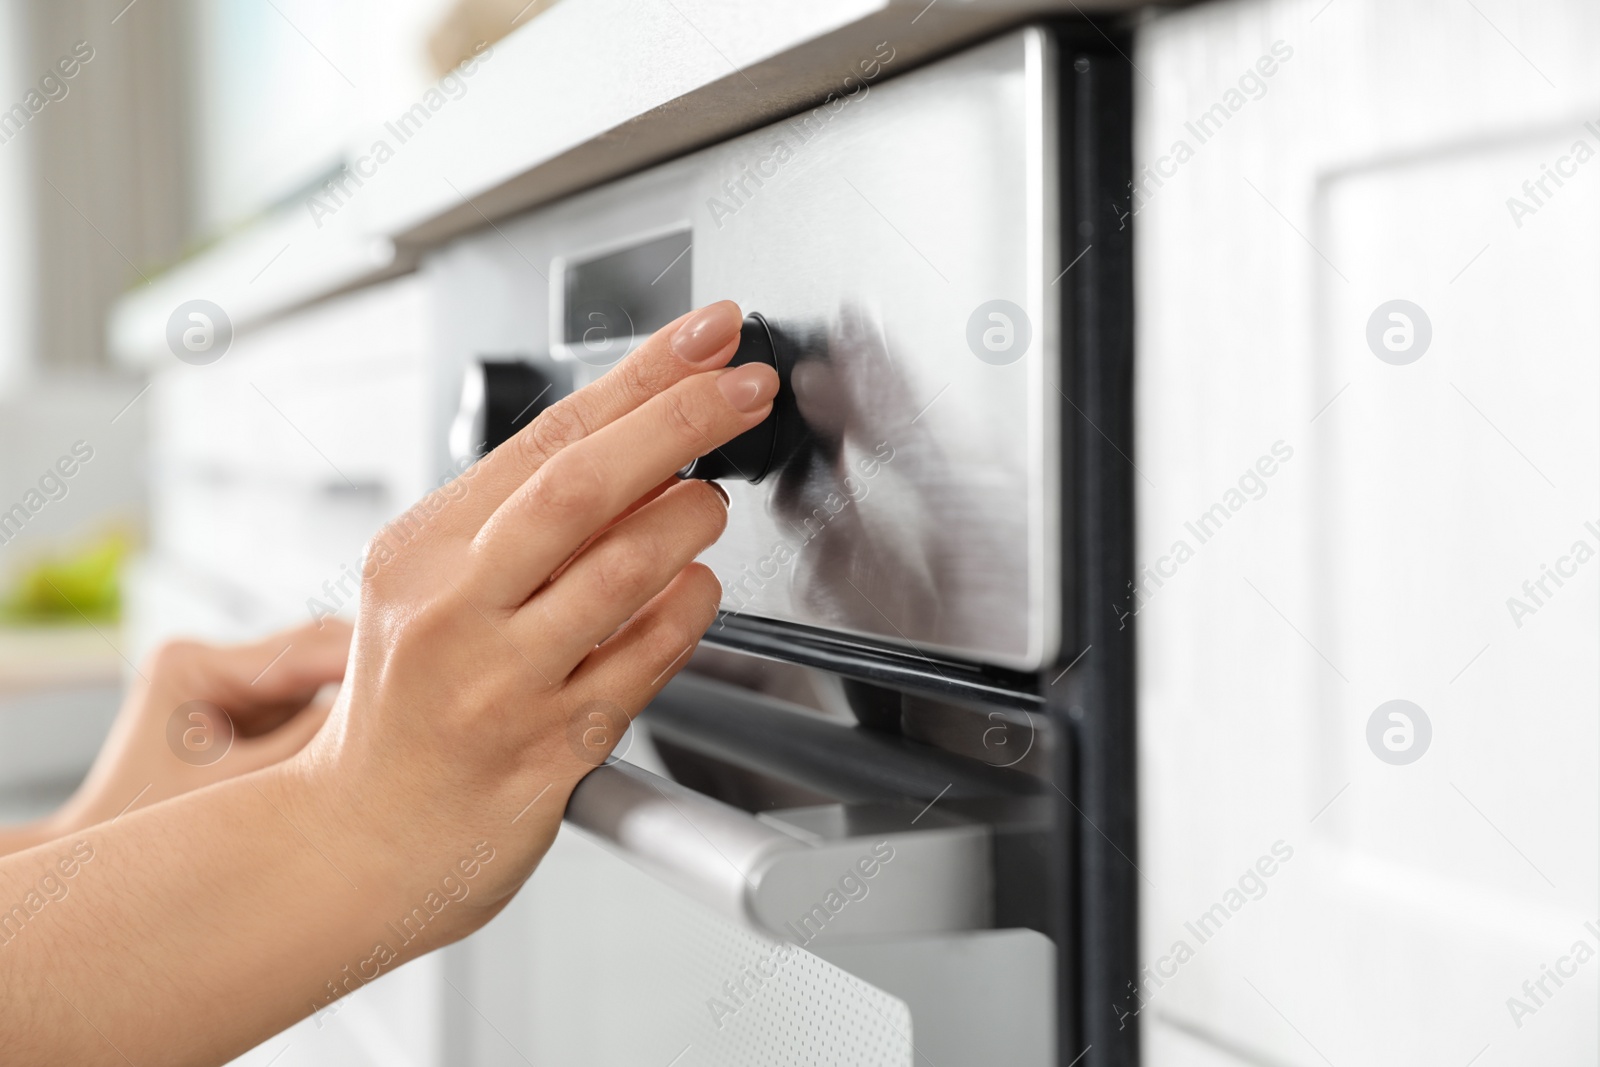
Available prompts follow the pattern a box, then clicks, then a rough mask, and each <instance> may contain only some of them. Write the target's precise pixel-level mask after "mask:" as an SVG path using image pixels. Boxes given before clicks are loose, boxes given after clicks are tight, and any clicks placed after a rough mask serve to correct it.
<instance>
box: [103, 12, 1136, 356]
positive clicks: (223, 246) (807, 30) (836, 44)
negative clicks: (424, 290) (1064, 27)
mask: <svg viewBox="0 0 1600 1067" xmlns="http://www.w3.org/2000/svg"><path fill="white" fill-rule="evenodd" d="M1136 6H1138V3H1137V0H1078V2H1073V0H933V3H931V4H930V3H928V2H927V0H806V2H804V3H784V4H778V3H763V4H759V5H755V4H749V3H745V2H742V0H650V2H640V0H565V2H563V3H559V4H556V5H555V6H554V7H552V8H551V9H550V10H548V11H546V12H544V13H543V14H541V15H540V16H538V17H537V18H535V19H533V20H531V21H530V22H529V23H527V24H526V25H525V26H523V27H522V28H520V29H518V30H516V31H515V32H513V33H512V34H511V35H510V36H509V37H507V38H505V39H504V40H502V41H500V42H498V43H496V44H495V45H494V46H493V50H492V52H491V53H489V54H488V55H486V56H485V57H484V58H482V59H481V60H479V61H478V65H477V67H476V69H475V70H474V72H473V74H472V75H471V76H470V77H469V78H466V79H464V84H465V90H464V91H462V92H460V93H459V95H458V96H456V97H454V98H451V99H449V100H448V101H447V102H446V103H445V104H444V105H443V106H441V107H439V108H438V110H437V111H436V112H434V113H432V114H431V115H430V117H429V118H428V120H427V122H426V125H423V126H421V128H420V129H418V130H416V131H415V132H413V133H411V135H410V136H409V137H407V138H406V140H405V141H404V142H403V143H402V142H401V141H400V140H399V138H397V137H396V136H395V133H394V131H393V130H392V129H391V128H389V127H388V126H386V125H385V123H383V122H375V123H373V124H372V125H371V127H370V129H369V130H368V131H366V133H365V134H358V135H357V136H355V137H354V138H353V139H352V148H351V162H352V163H354V162H355V161H357V160H358V159H360V158H361V157H362V156H363V155H369V154H370V153H369V152H368V151H365V150H364V148H363V146H365V149H371V148H373V147H375V145H376V143H377V142H378V141H379V140H382V141H384V142H385V143H387V144H388V145H389V146H390V147H391V148H393V156H392V158H389V159H386V160H385V161H383V162H381V163H379V162H376V161H375V160H374V161H371V162H369V163H368V164H367V165H366V168H365V169H367V170H368V171H369V172H370V176H369V177H368V178H367V179H366V180H364V181H363V183H362V184H361V185H360V187H354V186H347V190H348V195H347V196H345V197H342V198H341V199H342V200H343V203H337V202H335V201H334V200H333V199H332V198H324V200H323V205H324V206H325V207H333V208H336V210H335V211H333V212H332V213H331V214H330V213H328V212H327V211H325V210H318V211H316V212H315V213H314V211H313V209H312V207H311V206H310V205H309V204H308V203H302V202H296V203H293V204H289V205H286V206H285V207H283V208H282V209H280V210H279V211H278V212H277V213H275V214H273V215H271V216H269V217H266V218H263V219H261V220H258V221H257V222H256V223H255V224H254V225H252V226H250V227H249V228H247V229H246V230H244V231H242V232H240V233H238V234H236V235H234V236H232V237H229V238H228V239H226V240H223V241H221V242H219V243H217V244H216V245H213V246H212V247H211V248H209V249H207V250H206V251H204V252H201V253H199V254H198V255H196V256H194V257H193V258H191V259H190V260H188V261H186V262H185V263H183V264H181V265H180V266H178V267H176V268H174V269H173V270H171V271H169V272H167V273H166V274H164V275H161V276H160V277H158V278H156V279H155V280H154V281H153V282H151V283H150V284H149V285H147V286H143V287H141V288H139V289H137V290H134V291H132V292H130V293H128V295H127V296H126V297H124V298H123V300H122V301H121V302H120V303H119V304H118V306H117V308H116V310H115V311H114V312H113V314H112V316H111V321H110V323H109V333H110V348H111V351H112V352H113V353H114V354H115V356H116V358H117V359H118V360H119V361H120V362H122V363H124V364H127V365H131V366H146V367H148V366H151V365H153V364H155V363H157V362H159V361H162V360H164V359H168V358H170V356H169V354H168V352H167V348H166V339H165V338H166V325H167V319H168V317H169V316H170V315H171V314H172V312H173V310H174V309H175V308H176V307H177V306H178V305H179V304H182V303H183V302H185V301H187V300H191V299H195V298H204V299H207V300H211V301H213V302H214V303H216V304H218V305H220V306H221V307H222V308H223V309H224V310H225V311H226V312H227V314H228V315H229V317H230V319H231V321H232V323H233V325H234V327H235V328H236V329H239V328H246V327H248V326H250V325H251V324H253V323H257V322H261V321H264V320H266V319H269V318H272V317H274V316H276V315H279V314H282V313H284V312H286V311H288V310H291V309H293V308H296V307H299V306H302V305H304V304H307V303H310V302H311V301H313V300H316V299H318V298H321V297H323V296H327V295H330V294H333V293H337V292H340V291H342V290H346V289H350V288H354V287H356V286H359V285H363V284H366V283H368V282H371V281H374V280H377V279H379V278H382V277H385V276H390V275H393V274H397V273H401V272H404V271H406V270H409V269H411V268H412V267H413V266H414V265H415V262H416V258H417V255H418V253H419V252H420V251H421V250H422V249H425V248H426V247H428V246H430V245H432V244H435V243H437V242H439V241H442V240H444V239H446V238H448V237H451V236H454V235H455V234H458V233H462V232H465V231H467V230H470V229H475V228H478V227H481V226H485V225H487V224H489V223H490V222H491V221H493V220H497V219H500V218H504V217H507V216H509V215H512V214H515V213H517V212H520V211H523V210H526V209H527V208H530V207H532V206H534V205H536V204H540V203H544V202H546V201H549V200H553V199H555V198H557V197H560V196H563V195H565V194H567V193H570V192H573V191H575V190H578V189H582V188H586V187H589V186H592V185H595V184H597V183H600V182H603V181H606V180H608V179H611V178H615V177H619V176H621V175H623V174H627V173H630V172H632V171H635V170H639V169H641V168H643V167H645V166H648V165H650V164H652V163H655V162H659V161H661V160H664V159H668V158H671V157H673V156H676V155H680V154H682V153H684V152H686V151H689V150H692V149H694V148H697V147H700V146H701V145H704V144H707V143H710V142H713V141H716V140H720V139H722V138H725V137H728V136H731V135H733V134H735V133H738V132H741V131H744V130H748V129H752V128H754V127H757V126H760V125H763V124H765V123H767V122H771V121H774V120H776V119H778V118H781V117H782V116H784V115H788V114H792V113H794V112H796V111H798V110H801V109H802V108H804V107H805V106H807V105H809V104H813V103H816V102H820V101H821V100H823V99H825V98H826V97H827V95H828V94H829V93H830V92H833V91H835V90H836V89H839V90H840V91H843V89H842V85H843V81H844V78H845V77H846V75H848V74H849V73H850V72H851V71H852V70H853V69H854V66H855V63H856V62H857V61H858V60H859V59H861V58H863V57H865V56H870V55H871V54H872V51H873V49H874V48H875V47H876V46H877V45H878V43H879V42H884V41H887V42H889V44H890V45H891V46H892V47H893V48H894V49H895V50H896V53H897V62H896V70H897V71H903V70H906V69H909V68H911V67H912V66H914V65H915V64H916V63H917V62H918V61H920V60H923V59H927V58H931V57H934V56H937V55H939V54H941V53H943V52H946V51H949V50H950V49H951V48H953V47H955V46H957V45H959V44H961V43H963V42H966V41H970V40H975V39H979V38H981V37H983V36H985V35H987V34H989V33H992V32H995V31H997V30H1000V29H1002V28H1004V27H1006V26H1010V25H1015V24H1017V23H1019V22H1022V21H1024V20H1026V19H1028V18H1031V17H1037V16H1041V15H1051V16H1060V15H1063V14H1065V15H1069V16H1070V15H1074V14H1077V13H1079V12H1083V13H1090V12H1096V11H1100V12H1104V11H1108V10H1119V9H1130V8H1134V7H1136ZM398 117H399V116H392V117H391V120H390V121H393V120H394V119H397V118H398ZM318 216H320V217H318Z"/></svg>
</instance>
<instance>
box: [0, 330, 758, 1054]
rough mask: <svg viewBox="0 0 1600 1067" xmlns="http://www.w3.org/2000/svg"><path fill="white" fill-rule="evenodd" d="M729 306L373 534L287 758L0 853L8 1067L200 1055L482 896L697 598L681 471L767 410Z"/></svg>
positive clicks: (609, 741)
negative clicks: (315, 696) (321, 719)
mask: <svg viewBox="0 0 1600 1067" xmlns="http://www.w3.org/2000/svg"><path fill="white" fill-rule="evenodd" d="M739 326H740V315H739V309H738V308H737V307H735V306H734V305H733V304H729V303H723V304H715V305H712V306H711V307H709V308H703V309H701V310H700V311H699V312H696V313H694V314H692V315H690V316H685V318H684V319H682V320H679V321H678V322H676V323H673V324H672V325H670V326H668V327H667V328H666V329H665V330H663V331H662V332H660V333H658V334H657V335H656V336H655V337H653V338H651V339H650V340H649V341H646V342H645V343H644V344H643V345H641V346H640V348H639V350H638V351H636V352H634V353H633V354H632V355H631V356H629V357H628V358H627V360H626V361H624V362H623V363H622V364H621V365H619V366H618V367H616V368H615V369H614V370H612V371H611V372H610V373H608V374H606V375H605V376H604V377H603V378H602V379H601V380H600V381H599V382H597V383H596V384H594V385H591V386H589V387H588V388H587V389H584V390H582V391H581V392H579V393H577V394H574V395H573V396H571V397H569V398H567V399H566V400H564V401H562V402H561V403H560V404H559V405H557V406H556V407H554V408H552V409H551V410H550V411H548V412H546V413H545V414H544V415H543V416H541V417H540V418H539V419H538V420H537V421H536V422H535V423H534V424H533V425H532V426H531V427H529V428H528V429H526V430H524V431H523V432H522V433H521V434H519V435H518V436H517V437H516V438H514V439H513V440H512V441H510V442H508V443H507V444H505V445H503V446H501V447H500V448H499V449H496V450H495V452H494V453H493V454H492V455H490V456H489V457H487V458H486V459H484V460H483V461H481V462H480V463H479V464H478V465H477V466H476V467H474V468H473V469H472V471H471V472H469V473H468V474H466V475H463V476H462V477H461V478H460V479H458V480H457V481H456V482H454V483H452V484H451V485H449V486H446V487H445V488H444V489H443V490H441V491H440V492H439V493H437V494H435V495H434V496H432V497H430V498H428V499H425V500H424V501H422V502H420V503H419V504H418V505H417V506H416V507H414V508H412V509H411V511H410V512H408V513H407V514H406V515H405V516H403V517H402V518H401V519H399V520H397V521H396V522H395V523H394V524H392V525H391V526H390V527H389V528H387V529H386V530H385V531H383V533H381V534H380V535H379V536H378V537H377V538H376V539H375V540H374V541H373V543H372V546H371V549H370V550H369V551H370V556H369V559H368V561H367V565H366V567H365V568H364V582H363V586H362V594H361V596H362V600H361V611H360V616H359V619H358V621H357V623H356V631H355V637H354V642H353V646H352V651H351V657H350V666H349V673H348V675H347V676H346V679H345V685H344V687H343V688H342V689H341V691H340V694H339V697H338V700H337V701H336V702H335V704H334V707H333V710H332V712H331V713H330V714H329V716H328V721H327V722H326V723H325V724H324V725H323V726H322V728H321V730H320V731H318V732H317V734H316V736H315V737H314V738H313V739H312V740H311V742H310V743H309V744H307V745H306V746H305V748H303V749H301V750H300V752H299V753H297V754H296V755H294V756H292V757H290V758H289V759H287V760H284V761H283V762H281V763H277V764H274V765H272V766H269V767H265V768H263V769H261V770H259V771H256V772H254V773H252V774H245V775H240V776H238V777H237V778H233V779H230V780H228V781H222V782H217V783H215V784H213V785H210V786H208V787H207V788H205V789H200V790H196V791H194V792H191V793H188V794H186V795H183V796H179V797H175V798H173V799H171V800H168V801H167V802H166V803H163V804H158V805H155V806H152V807H144V806H141V807H140V808H139V809H138V810H136V811H132V812H130V813H129V814H128V815H126V816H125V817H122V818H119V819H115V820H114V821H111V822H101V823H98V824H96V825H94V826H92V827H90V828H89V829H87V830H84V831H82V832H81V833H76V834H74V835H73V836H72V838H67V839H62V840H60V841H56V842H52V843H51V844H49V845H45V846H41V847H38V848H33V849H30V850H28V851H25V852H19V853H16V854H15V855H12V856H8V857H5V858H4V859H0V955H3V956H4V959H5V961H6V963H5V966H3V967H0V1004H4V1005H5V1006H6V1010H5V1011H0V1047H3V1048H5V1050H6V1062H7V1063H8V1064H10V1063H17V1064H58V1063H73V1064H99V1063H106V1064H123V1063H157V1062H159V1063H166V1064H174V1065H180V1067H188V1065H196V1067H198V1065H201V1064H211V1063H223V1062H226V1061H228V1060H230V1059H232V1058H233V1057H235V1056H238V1055H240V1054H241V1053H242V1052H244V1051H245V1050H246V1049H249V1048H251V1047H252V1046H254V1045H256V1044H258V1043H260V1042H261V1041H263V1040H265V1039H266V1038H267V1037H268V1036H270V1035H272V1034H274V1033H277V1032H278V1031H280V1030H282V1029H283V1028H284V1027H286V1026H288V1025H289V1024H291V1023H293V1022H294V1021H295V1020H297V1019H301V1018H304V1017H305V1016H306V1015H308V1014H310V1013H312V1012H323V1011H326V1010H328V1009H329V1007H330V1006H331V1005H332V1004H333V1003H334V1002H335V1001H336V1000H338V998H340V997H342V996H344V995H346V994H347V993H350V992H353V991H355V990H356V989H359V988H360V987H361V986H362V985H363V984H365V983H366V982H370V981H373V980H375V979H376V978H378V977H379V976H380V975H382V974H384V973H386V972H387V971H389V970H391V969H392V968H394V967H396V966H399V965H400V964H401V963H403V962H405V961H406V960H408V959H410V958H412V957H414V956H416V955H418V954H420V953H422V952H425V951H427V950H429V949H431V948H436V947H438V946H439V945H441V944H444V943H446V942H448V941H452V940H455V939H457V938H460V937H462V936H465V935H466V934H468V933H470V932H472V931H473V930H475V929H477V928H478V927H480V926H481V925H482V924H483V923H484V922H486V921H488V919H489V918H490V917H491V916H493V915H494V914H495V913H496V912H497V911H498V910H499V909H500V908H502V907H504V905H505V902H506V901H507V900H509V899H510V898H511V896H512V894H513V893H515V892H516V890H517V888H518V887H519V886H521V885H522V884H523V882H525V881H526V880H527V878H528V876H529V875H530V874H531V873H532V872H533V868H534V866H535V865H536V864H537V863H538V862H539V859H540V857H541V856H543V855H544V853H545V850H546V849H548V848H549V847H550V843H551V841H552V840H553V839H554V837H555V834H556V830H557V828H558V827H559V826H560V823H561V815H562V811H563V809H564V808H565V806H566V802H567V797H568V795H569V794H570V793H571V790H572V786H573V784H574V783H576V782H577V781H578V779H580V778H581V777H582V776H583V775H584V774H585V773H587V772H588V771H589V770H590V769H591V768H592V767H594V766H595V765H597V764H598V763H600V762H601V761H602V760H603V759H604V757H605V755H606V753H607V752H609V751H610V748H611V746H612V745H614V744H615V743H616V740H617V737H618V736H619V735H620V734H621V732H622V729H623V728H624V727H625V726H626V724H627V721H628V720H629V719H630V718H631V717H632V716H633V715H635V714H637V713H638V712H639V711H640V709H642V708H643V707H644V706H645V704H646V703H647V702H648V701H649V700H650V698H651V697H652V696H653V695H654V694H655V693H656V691H657V690H659V689H660V688H661V687H662V686H663V685H665V684H666V682H667V680H668V679H669V678H670V677H671V676H672V674H673V673H674V672H675V671H676V670H677V669H678V668H679V667H681V666H682V665H683V663H684V662H685V661H686V660H687V659H688V657H689V653H690V651H691V650H692V649H693V647H694V644H695V642H696V641H698V640H699V638H700V636H701V634H702V633H703V632H704V630H705V628H706V626H707V625H709V624H710V622H711V620H712V619H713V618H714V616H715V613H716V609H717V604H718V601H719V600H720V588H719V586H718V583H717V580H716V578H715V577H714V576H713V575H712V574H711V572H710V571H708V570H707V569H706V568H705V567H702V566H699V565H697V564H695V563H694V562H693V560H694V558H695V556H696V555H697V554H699V552H700V551H701V550H702V549H704V548H705V547H706V546H707V545H709V544H710V543H711V542H712V541H713V540H714V539H715V538H716V537H717V535H718V533H720V532H721V530H722V527H723V523H724V521H725V511H724V499H723V497H722V495H721V493H720V492H719V490H717V489H716V488H714V487H713V486H710V485H708V484H706V483H704V482H680V481H679V480H678V479H677V477H676V472H677V471H679V470H681V469H682V468H683V467H684V466H685V465H686V464H687V463H688V462H689V461H690V460H692V459H694V458H696V457H697V456H700V455H702V454H704V453H706V452H709V451H711V450H712V449H713V448H715V447H717V446H719V445H721V444H723V443H724V442H726V441H728V440H730V439H731V438H733V437H734V436H736V435H737V434H739V433H741V432H743V431H744V430H747V429H750V428H751V427H753V426H755V425H756V424H757V423H759V422H760V421H761V420H762V419H763V418H765V417H766V415H767V413H768V411H769V410H770V409H771V406H772V405H771V401H772V397H773V394H774V393H776V392H777V389H778V381H777V375H776V374H775V373H774V372H773V371H772V369H771V368H770V367H764V366H759V365H752V366H746V367H740V368H737V369H734V370H719V369H718V368H721V367H722V366H723V365H724V364H725V363H726V362H727V361H728V359H729V358H730V357H731V356H732V355H733V352H734V349H735V347H736V345H737V341H738V332H739ZM280 666H281V665H280ZM258 669H259V668H258ZM276 669H277V668H274V670H276ZM269 676H270V675H269ZM173 695H180V696H181V697H184V698H187V697H188V694H187V693H183V694H176V693H174V694H173ZM168 714H170V712H168ZM264 721H270V717H268V719H267V720H264ZM295 721H296V720H295V719H291V720H289V722H291V723H292V722H295ZM307 725H309V724H307ZM281 728H284V727H283V726H280V729H281ZM285 736H286V737H287V736H288V735H285ZM238 743H239V742H237V741H236V742H235V744H238ZM162 744H163V745H165V742H164V741H163V742H162ZM285 747H289V746H287V745H286V746H285ZM166 754H167V755H169V756H170V750H169V751H168V752H167V753H166ZM230 758H231V757H230ZM226 763H227V759H224V760H222V761H221V762H220V763H219V764H218V766H219V767H220V766H223V765H225V764H226ZM141 784H142V783H139V782H137V781H134V780H129V781H127V782H126V783H124V784H123V786H122V787H121V788H120V789H119V790H118V791H116V793H115V796H116V797H121V795H122V793H123V792H126V786H127V785H132V786H133V787H134V789H135V790H137V789H138V788H139V787H140V785H141ZM123 802H124V803H125V802H126V801H125V800H124V801H123ZM13 902H14V903H13ZM8 908H9V910H7V909H8Z"/></svg>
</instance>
